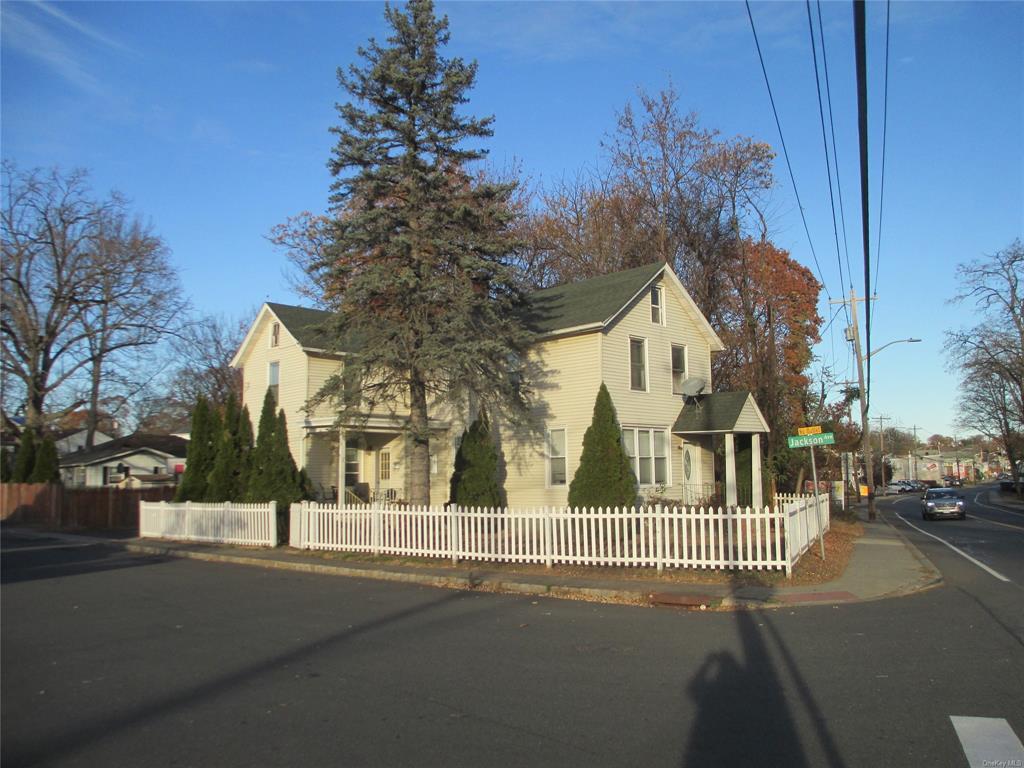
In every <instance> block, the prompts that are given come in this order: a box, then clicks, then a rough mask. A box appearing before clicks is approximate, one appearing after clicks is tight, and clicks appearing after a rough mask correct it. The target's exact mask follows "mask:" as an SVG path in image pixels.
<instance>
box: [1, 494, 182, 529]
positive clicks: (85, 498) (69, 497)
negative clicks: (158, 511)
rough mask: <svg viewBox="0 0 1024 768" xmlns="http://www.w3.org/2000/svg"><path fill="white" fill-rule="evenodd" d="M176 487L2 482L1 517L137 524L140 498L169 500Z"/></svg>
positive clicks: (76, 524) (50, 523)
mask: <svg viewBox="0 0 1024 768" xmlns="http://www.w3.org/2000/svg"><path fill="white" fill-rule="evenodd" d="M174 490H175V489H174V488H173V487H162V488H127V489H121V488H65V487H63V486H61V485H56V484H52V483H0V520H4V521H9V522H12V523H22V524H26V525H39V526H43V527H45V528H134V529H136V530H137V529H138V526H139V502H140V501H170V500H171V499H172V498H173V497H174Z"/></svg>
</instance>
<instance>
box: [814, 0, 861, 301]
mask: <svg viewBox="0 0 1024 768" xmlns="http://www.w3.org/2000/svg"><path fill="white" fill-rule="evenodd" d="M817 2H818V36H819V37H820V39H821V63H822V64H823V65H824V68H825V96H826V98H827V100H828V124H829V129H830V130H831V133H832V162H833V163H834V164H835V167H836V192H837V193H838V194H839V221H840V223H841V224H842V226H843V251H844V252H845V253H846V275H847V277H849V278H850V284H849V286H848V287H849V288H853V267H852V266H851V265H850V238H849V237H847V235H846V213H845V210H846V207H845V206H844V205H843V184H842V180H841V179H840V177H839V149H838V145H837V144H836V124H835V120H834V119H833V118H832V86H831V84H830V81H829V76H828V52H827V51H826V50H825V24H824V22H823V21H822V18H821V0H817Z"/></svg>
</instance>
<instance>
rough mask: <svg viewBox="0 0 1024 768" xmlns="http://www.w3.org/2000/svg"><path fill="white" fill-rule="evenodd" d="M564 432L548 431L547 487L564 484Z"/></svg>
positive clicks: (557, 430)
mask: <svg viewBox="0 0 1024 768" xmlns="http://www.w3.org/2000/svg"><path fill="white" fill-rule="evenodd" d="M565 476H566V455H565V430H564V429H551V430H548V485H549V486H556V485H565V482H566V477H565Z"/></svg>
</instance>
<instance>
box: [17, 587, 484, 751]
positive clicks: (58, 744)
mask: <svg viewBox="0 0 1024 768" xmlns="http://www.w3.org/2000/svg"><path fill="white" fill-rule="evenodd" d="M466 599H473V595H472V594H469V593H464V592H449V593H446V594H445V595H444V596H443V597H441V598H439V599H437V600H433V601H431V602H429V603H426V604H420V605H416V606H413V607H411V608H408V609H406V610H403V611H398V612H396V613H393V614H390V615H388V616H383V617H381V618H379V619H375V620H373V621H370V622H366V623H365V624H361V625H359V626H356V627H351V628H346V629H345V630H343V631H340V632H336V633H334V634H330V635H327V636H326V637H320V638H317V639H316V640H313V641H311V642H309V643H305V644H303V645H302V646H300V647H297V648H293V649H291V650H288V651H285V652H283V653H280V654H277V655H274V656H270V657H266V658H262V659H260V660H258V661H255V662H253V663H250V664H246V665H245V666H243V667H239V668H238V669H236V670H234V671H232V672H229V673H227V674H224V675H222V676H220V677H218V678H216V679H212V680H209V681H208V682H204V683H201V684H199V685H194V686H192V687H189V688H186V689H184V690H181V691H178V692H174V693H170V694H168V695H166V696H163V697H162V698H157V699H154V700H152V701H150V702H149V703H143V704H141V705H140V706H137V707H135V708H133V709H132V711H131V712H127V713H124V714H111V715H106V716H103V717H94V718H91V719H85V720H83V721H81V722H79V723H78V724H77V725H75V726H74V727H72V728H69V729H68V730H67V731H65V732H63V733H59V732H54V733H51V735H50V736H49V738H48V739H47V741H46V742H45V743H40V744H34V745H25V744H22V745H15V744H12V743H11V741H12V740H11V739H5V740H4V742H3V751H2V762H3V764H4V765H12V766H13V765H39V764H50V763H52V762H55V761H57V760H59V759H61V758H65V757H67V756H68V755H70V754H72V753H74V752H76V751H78V750H80V749H82V748H84V747H87V746H89V745H91V744H93V743H95V742H99V741H102V740H104V739H106V738H108V737H109V736H111V735H113V734H116V733H118V732H121V731H126V730H131V729H134V728H139V727H143V726H145V725H146V724H147V723H148V722H150V721H152V720H154V719H156V718H159V717H163V716H165V715H168V714H170V713H173V712H175V711H179V710H188V709H189V708H191V707H194V706H198V705H200V704H202V703H204V702H206V701H208V700H210V699H212V698H215V697H217V696H220V695H222V694H224V693H225V692H227V691H229V690H231V689H233V688H237V687H239V686H244V685H248V684H250V683H252V681H253V680H254V679H255V678H257V677H259V676H261V675H267V674H273V673H275V672H277V671H279V670H280V669H281V668H282V667H285V666H288V665H290V664H295V663H298V662H302V661H304V660H306V659H308V658H309V657H311V656H313V655H316V654H321V653H324V652H326V651H330V650H333V649H335V648H337V647H338V646H340V645H343V644H344V643H346V642H348V641H350V640H353V639H354V638H357V637H359V636H361V635H366V634H369V633H372V632H374V631H376V630H379V629H383V628H384V627H387V626H389V625H391V624H396V623H398V622H401V621H405V620H407V619H410V618H413V617H415V616H417V615H418V614H422V613H427V612H429V611H434V610H437V609H439V608H442V607H443V606H445V605H447V604H450V603H455V602H458V601H461V600H466ZM460 619H461V617H456V618H454V619H452V620H460Z"/></svg>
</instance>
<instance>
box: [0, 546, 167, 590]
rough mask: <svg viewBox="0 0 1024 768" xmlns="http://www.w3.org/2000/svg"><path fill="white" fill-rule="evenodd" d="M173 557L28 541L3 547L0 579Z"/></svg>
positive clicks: (38, 576)
mask: <svg viewBox="0 0 1024 768" xmlns="http://www.w3.org/2000/svg"><path fill="white" fill-rule="evenodd" d="M171 559H173V558H169V557H161V556H140V555H134V554H132V553H129V552H126V551H124V550H123V549H121V548H120V547H118V546H116V545H107V544H88V543H84V544H80V545H67V544H58V545H56V546H54V547H53V548H52V549H46V550H40V549H37V548H33V547H31V546H29V545H24V546H16V547H10V548H5V549H4V552H3V557H2V558H0V583H2V584H4V585H5V586H7V585H13V584H18V583H21V582H27V581H38V580H40V579H62V578H68V577H70V576H81V575H85V574H90V573H100V572H102V571H111V570H119V569H122V568H140V567H142V566H150V565H159V564H161V563H165V562H168V561H169V560H171Z"/></svg>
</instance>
